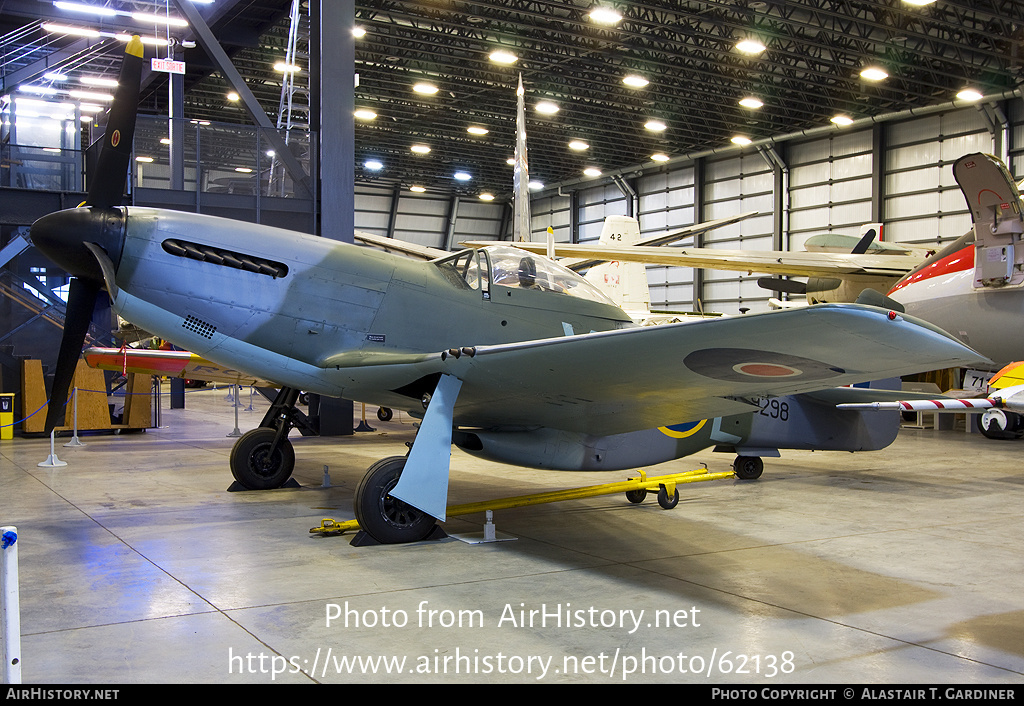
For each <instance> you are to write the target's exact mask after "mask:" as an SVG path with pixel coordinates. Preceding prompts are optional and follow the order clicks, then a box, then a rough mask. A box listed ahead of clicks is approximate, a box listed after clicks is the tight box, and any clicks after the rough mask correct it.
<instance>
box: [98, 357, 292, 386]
mask: <svg viewBox="0 0 1024 706" xmlns="http://www.w3.org/2000/svg"><path fill="white" fill-rule="evenodd" d="M84 357H85V362H86V363H87V364H88V365H89V366H90V367H92V368H98V369H100V370H113V371H115V372H119V373H140V374H142V375H165V376H167V377H171V378H184V379H188V380H205V381H207V382H225V383H229V384H232V385H257V386H263V387H273V386H275V385H276V383H273V382H271V381H267V380H262V379H260V378H257V377H255V376H252V375H248V374H247V373H244V372H242V371H240V370H234V369H232V368H228V367H225V366H223V365H218V364H217V363H214V362H212V361H209V360H207V359H205V358H203V357H201V356H198V355H195V354H194V353H189V352H188V351H161V350H149V349H143V348H124V349H122V348H87V349H86V350H85V353H84Z"/></svg>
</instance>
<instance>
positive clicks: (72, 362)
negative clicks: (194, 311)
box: [31, 36, 143, 434]
mask: <svg viewBox="0 0 1024 706" xmlns="http://www.w3.org/2000/svg"><path fill="white" fill-rule="evenodd" d="M142 54H143V51H142V40H141V39H139V37H137V36H136V37H132V39H131V41H129V42H128V45H127V47H125V55H124V59H123V60H122V62H121V73H120V76H119V77H118V81H117V90H116V91H115V92H114V101H113V103H112V105H111V109H110V115H109V117H108V119H107V131H106V134H105V135H104V136H103V144H102V147H101V150H100V157H99V160H98V161H97V164H96V170H95V174H94V175H93V178H92V180H91V182H90V185H89V193H88V195H87V196H86V200H85V203H84V204H82V206H84V207H85V208H82V207H79V208H77V209H70V210H66V211H58V212H57V213H51V214H49V215H47V216H43V217H42V218H40V219H39V220H38V221H36V222H35V223H34V224H32V236H31V237H32V242H33V244H34V245H35V246H36V247H37V248H38V249H39V250H40V251H41V252H42V253H43V254H45V255H46V256H47V257H49V258H50V259H51V260H53V261H54V262H55V263H56V264H57V265H59V266H61V267H63V268H64V269H66V270H67V271H68V273H69V274H71V275H72V276H73V279H72V280H71V286H70V288H69V291H68V304H67V316H66V318H65V321H64V335H63V337H62V338H61V342H60V351H59V352H58V354H57V369H56V371H55V373H54V377H53V386H52V388H51V391H50V404H49V409H48V410H47V414H46V427H45V428H46V433H47V434H49V433H50V432H51V431H53V429H54V427H56V426H58V425H59V424H63V421H64V414H65V412H64V407H65V403H66V401H67V399H68V392H69V390H70V388H71V381H72V380H73V378H74V375H75V368H76V367H77V366H78V359H79V357H80V356H81V353H82V346H83V344H84V343H85V335H86V333H87V331H88V328H89V321H90V319H91V317H92V311H93V307H94V306H95V302H96V298H97V297H98V296H99V295H100V293H101V291H102V288H103V273H102V270H101V268H100V266H99V262H98V261H97V259H96V258H97V255H94V254H93V251H92V250H91V249H90V247H89V245H87V244H93V243H95V244H96V245H98V246H99V247H101V248H103V249H104V250H105V251H106V253H107V255H108V256H109V257H110V258H113V259H117V258H119V257H120V249H121V243H122V239H123V225H124V224H123V220H124V217H123V214H122V213H121V211H119V210H117V209H115V207H116V206H120V205H121V201H122V198H123V196H124V190H125V183H126V181H127V177H128V165H129V160H130V159H131V152H132V142H133V139H134V136H135V116H136V112H137V110H138V105H139V86H140V82H141V79H142Z"/></svg>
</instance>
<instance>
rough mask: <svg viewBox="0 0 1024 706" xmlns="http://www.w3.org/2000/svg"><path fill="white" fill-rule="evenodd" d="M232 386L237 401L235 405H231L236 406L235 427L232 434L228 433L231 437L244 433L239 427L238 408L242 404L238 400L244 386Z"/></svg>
mask: <svg viewBox="0 0 1024 706" xmlns="http://www.w3.org/2000/svg"><path fill="white" fill-rule="evenodd" d="M231 388H232V389H233V390H234V396H235V403H234V404H233V405H231V406H232V407H234V408H235V428H234V429H233V430H232V431H231V433H230V434H228V436H229V437H231V436H241V435H242V430H241V429H239V428H238V408H239V407H240V406H241V405H240V404H239V402H238V396H239V394H240V393H241V391H242V386H241V385H232V386H231Z"/></svg>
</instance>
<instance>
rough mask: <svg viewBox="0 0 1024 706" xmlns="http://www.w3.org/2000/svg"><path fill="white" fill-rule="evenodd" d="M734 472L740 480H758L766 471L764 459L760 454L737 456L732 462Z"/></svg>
mask: <svg viewBox="0 0 1024 706" xmlns="http://www.w3.org/2000/svg"><path fill="white" fill-rule="evenodd" d="M732 472H733V473H735V474H736V477H737V478H739V479H740V480H757V479H758V478H760V477H761V474H762V473H763V472H764V461H762V460H761V458H760V457H759V456H737V457H736V460H735V461H733V462H732Z"/></svg>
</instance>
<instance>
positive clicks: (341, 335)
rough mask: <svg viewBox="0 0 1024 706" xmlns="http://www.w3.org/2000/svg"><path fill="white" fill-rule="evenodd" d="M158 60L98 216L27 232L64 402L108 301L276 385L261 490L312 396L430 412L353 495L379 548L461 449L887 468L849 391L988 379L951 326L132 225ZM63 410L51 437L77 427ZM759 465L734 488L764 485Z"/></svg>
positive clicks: (426, 502)
mask: <svg viewBox="0 0 1024 706" xmlns="http://www.w3.org/2000/svg"><path fill="white" fill-rule="evenodd" d="M141 56H142V52H141V46H140V45H137V44H136V43H135V42H132V43H130V44H129V45H128V50H127V54H126V58H125V61H124V65H123V66H122V77H121V80H120V86H119V88H118V90H117V96H116V100H115V106H114V108H113V109H112V112H111V116H110V119H109V121H108V126H107V136H106V138H105V147H104V151H103V153H102V155H101V158H100V162H99V167H98V174H97V178H96V179H95V180H94V182H93V184H92V186H91V188H90V192H89V195H88V199H87V202H86V204H85V205H84V206H83V207H80V208H76V209H70V210H66V211H60V212H57V213H53V214H50V215H48V216H45V217H43V218H41V219H39V220H38V221H37V222H36V223H35V224H34V225H33V226H32V231H31V232H32V240H33V242H34V244H35V245H36V247H38V248H39V249H40V250H41V251H42V252H43V253H44V254H46V255H47V256H48V257H50V258H51V259H52V260H53V261H54V262H55V263H57V264H58V265H60V266H61V267H63V268H65V269H66V270H67V271H68V272H69V273H71V274H72V275H73V276H74V279H73V280H72V286H71V288H70V296H69V301H68V320H69V325H68V326H67V328H66V329H65V336H64V340H63V341H62V344H61V350H60V354H59V359H58V366H57V371H56V375H55V379H54V384H53V389H52V393H51V399H52V400H54V401H62V400H65V399H66V398H67V393H68V387H69V384H70V378H71V375H72V373H73V370H74V366H75V363H76V361H77V359H78V357H79V355H80V353H81V348H82V340H83V336H84V334H83V328H82V325H81V323H80V322H81V321H82V320H84V319H88V313H89V312H90V311H91V309H92V306H93V302H94V298H95V297H97V296H100V295H101V290H102V289H103V288H104V287H105V288H106V291H107V295H109V297H110V299H111V300H112V308H113V310H114V311H115V312H116V313H117V314H119V315H120V316H122V317H123V318H124V319H126V320H128V321H130V322H132V323H134V324H135V325H137V326H139V327H140V328H142V329H144V330H146V331H149V332H151V333H153V334H155V335H158V336H160V337H161V338H163V339H165V340H168V341H171V342H173V343H174V344H175V345H177V346H179V347H181V348H184V349H186V350H188V351H191V352H193V353H195V354H196V355H199V356H202V357H203V358H205V359H208V360H210V361H214V362H216V363H217V364H220V365H224V366H228V367H231V368H234V369H239V370H245V371H246V372H247V373H248V374H249V375H251V376H254V377H257V378H262V379H268V380H273V381H275V382H276V383H278V385H280V386H281V392H280V393H279V395H278V398H277V399H276V400H275V402H274V409H275V411H276V414H275V415H268V417H269V422H268V425H267V426H265V427H260V428H257V429H254V430H252V431H250V432H248V433H247V434H245V435H244V436H243V437H241V438H240V439H239V440H238V442H237V443H236V445H235V447H234V449H233V450H232V453H231V469H232V473H233V474H234V476H235V478H236V479H237V480H238V481H239V482H240V483H242V484H243V485H245V486H246V487H249V488H253V489H259V488H273V487H278V486H280V485H281V484H282V483H283V482H284V481H285V480H287V478H288V477H289V476H290V475H291V472H292V469H293V465H294V451H293V449H292V447H291V444H290V442H289V441H288V439H287V434H288V431H289V429H290V426H291V423H290V410H291V409H292V408H293V404H294V400H295V395H296V394H297V391H298V390H307V391H311V392H316V393H319V394H322V395H328V396H343V397H346V398H348V399H351V400H355V401H359V402H365V403H368V404H376V405H380V406H386V407H390V408H398V409H405V410H408V411H410V412H417V413H418V414H420V415H422V424H421V426H420V430H419V433H418V434H417V436H416V439H415V441H414V443H413V445H412V448H411V451H410V452H409V455H408V456H407V457H400V456H399V457H391V458H386V459H383V460H381V461H379V462H378V463H376V464H374V465H372V466H371V467H370V469H369V471H368V472H367V474H366V476H365V477H364V478H363V480H362V482H361V483H360V484H359V487H358V489H357V491H356V494H355V515H356V519H357V520H358V521H359V524H360V526H361V528H362V529H363V530H364V531H366V532H368V533H369V534H370V535H371V536H373V537H374V538H376V539H377V540H379V541H382V542H403V541H415V540H419V539H422V538H423V537H425V536H426V535H427V534H428V533H429V532H430V531H431V530H432V528H433V526H434V524H435V522H436V520H444V519H445V516H446V515H445V507H446V498H447V487H448V474H449V464H450V460H451V445H452V443H455V444H456V445H458V446H459V447H460V448H462V449H465V450H466V451H469V452H470V453H475V454H479V455H481V456H484V457H486V458H489V459H494V460H498V461H503V462H508V463H514V464H521V465H528V466H532V467H536V468H551V469H564V470H616V469H625V468H635V467H637V466H640V465H647V464H652V463H659V462H662V461H667V460H670V459H674V458H679V457H681V456H685V455H687V454H689V453H693V452H694V451H697V450H699V449H702V448H707V447H708V446H711V445H715V444H718V445H721V446H724V447H727V448H731V449H735V450H737V451H738V452H740V453H741V456H743V452H744V450H747V451H748V453H750V454H751V455H750V456H747V458H754V460H756V461H757V464H760V459H758V458H756V455H754V452H756V451H757V450H764V449H771V450H774V449H777V448H780V447H783V448H842V449H846V450H858V449H861V448H877V447H879V445H881V446H884V445H886V444H887V443H889V441H891V436H885V438H880V437H879V435H878V434H877V429H878V427H876V426H875V425H874V423H873V422H872V421H870V420H868V419H867V418H866V415H865V416H861V415H862V414H865V413H862V412H859V411H842V410H836V409H835V407H834V405H835V404H836V403H839V402H856V401H863V400H869V399H876V398H877V394H878V392H877V391H874V390H861V389H852V388H839V386H842V385H847V384H851V383H859V382H863V381H868V380H875V379H881V378H887V377H892V376H897V375H901V374H906V373H911V372H918V371H921V370H927V369H934V368H944V367H950V366H959V365H965V364H970V363H974V362H977V360H978V356H977V354H976V353H974V351H972V350H971V349H970V348H968V347H966V346H964V345H963V344H962V343H960V342H958V341H956V340H955V339H953V338H951V337H950V336H949V335H947V334H946V333H944V332H943V331H941V330H939V329H937V328H935V327H934V326H931V325H929V324H926V323H924V322H921V321H918V320H915V319H912V318H910V317H907V316H904V315H901V314H898V313H896V312H894V311H888V310H884V309H878V308H874V307H868V306H860V305H855V304H843V305H824V306H815V307H807V308H805V309H799V310H790V311H778V312H767V313H764V314H755V315H748V316H744V317H736V318H719V319H707V320H696V321H693V322H687V323H680V324H667V325H662V326H654V327H641V326H637V325H636V324H635V323H634V322H632V321H631V320H630V318H629V316H627V315H626V314H625V313H624V312H623V311H622V310H621V309H620V308H618V307H616V306H614V305H613V304H611V303H610V302H609V301H607V300H606V299H605V298H604V297H603V296H602V295H601V294H600V292H598V291H597V290H596V289H595V288H594V287H593V286H592V285H590V284H589V283H587V282H586V280H584V279H583V278H582V277H580V276H579V275H577V274H575V273H573V272H571V271H569V270H567V269H565V268H562V267H560V266H558V265H557V264H555V263H553V262H551V261H549V260H548V259H546V258H541V257H534V256H532V255H530V254H529V253H526V252H524V251H522V250H518V249H515V248H511V247H507V246H495V247H488V248H480V249H467V250H463V251H460V252H456V253H451V254H449V255H446V256H445V257H442V258H440V259H436V260H433V261H417V260H413V259H410V258H408V257H405V256H402V255H396V254H392V253H386V252H380V251H377V250H373V249H370V248H365V247H361V246H356V245H351V244H346V243H342V242H338V241H334V240H329V239H326V238H321V237H314V236H309V235H304V234H300V233H295V232H291V231H286V230H282V229H277V228H270V227H266V226H261V225H256V224H251V223H242V222H238V221H232V220H226V219H221V218H216V217H211V216H205V215H198V214H191V213H182V212H176V211H166V210H160V209H153V208H142V207H133V206H128V207H125V206H120V202H121V198H122V192H123V190H124V178H125V176H124V175H125V174H126V172H127V162H128V159H129V154H130V145H131V141H132V140H131V136H132V131H133V129H134V114H135V106H136V105H137V91H138V86H139V69H140V64H141ZM836 388H838V389H836ZM50 407H51V408H50V410H49V412H48V415H47V430H48V431H49V430H51V429H52V428H53V427H54V426H55V424H56V422H57V421H58V419H59V418H60V417H61V415H62V413H63V412H62V410H61V409H60V405H58V404H52V405H51V406H50ZM867 414H868V415H870V414H871V413H867ZM762 415H763V416H762ZM797 418H799V419H800V420H801V421H802V422H804V423H803V424H801V425H789V426H788V428H787V427H786V424H787V422H788V421H790V420H796V419H797ZM780 425H782V426H780ZM775 431H779V432H781V434H780V435H776V434H775ZM886 433H888V432H886ZM893 433H894V432H893ZM757 464H755V467H753V468H750V467H747V466H746V465H744V464H742V463H741V464H740V466H739V467H738V469H737V470H738V472H740V473H741V475H746V476H748V477H756V475H759V474H760V467H759V466H758V465H757Z"/></svg>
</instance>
